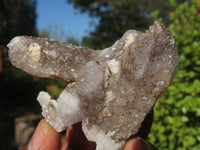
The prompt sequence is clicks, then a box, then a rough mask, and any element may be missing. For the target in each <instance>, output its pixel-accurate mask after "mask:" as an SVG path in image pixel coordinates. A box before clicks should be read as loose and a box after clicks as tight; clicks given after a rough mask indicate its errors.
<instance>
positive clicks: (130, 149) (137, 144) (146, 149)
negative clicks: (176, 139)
mask: <svg viewBox="0 0 200 150" xmlns="http://www.w3.org/2000/svg"><path fill="white" fill-rule="evenodd" d="M124 150H158V149H157V148H156V147H154V146H153V145H152V144H150V143H148V142H146V141H145V140H143V139H142V138H140V137H135V138H132V139H130V140H129V141H128V142H127V143H126V145H125V148H124Z"/></svg>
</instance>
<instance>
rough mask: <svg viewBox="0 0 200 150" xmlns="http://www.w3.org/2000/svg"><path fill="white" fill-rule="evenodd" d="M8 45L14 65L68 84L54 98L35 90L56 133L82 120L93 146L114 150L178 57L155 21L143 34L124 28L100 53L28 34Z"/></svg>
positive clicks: (135, 124)
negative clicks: (94, 143) (94, 144)
mask: <svg viewBox="0 0 200 150" xmlns="http://www.w3.org/2000/svg"><path fill="white" fill-rule="evenodd" d="M8 47H9V57H10V60H11V62H12V64H13V65H15V66H16V67H18V68H21V69H23V70H24V71H26V72H28V73H30V74H32V75H36V76H40V77H47V78H49V77H50V78H55V79H60V80H65V81H68V82H70V84H68V86H67V87H66V88H65V90H64V91H63V92H62V93H61V95H60V97H59V98H58V99H57V100H54V99H51V97H50V96H49V94H48V93H46V92H40V93H39V96H38V98H37V99H38V101H39V103H40V105H41V106H42V111H43V112H42V114H43V116H44V117H45V118H46V120H47V121H48V122H49V123H50V124H51V125H52V126H53V127H54V128H55V129H56V130H57V131H59V132H60V131H62V130H64V129H66V127H67V126H69V125H72V124H74V123H77V122H80V121H82V128H83V131H84V133H85V135H86V137H87V138H88V140H91V141H95V142H96V144H97V146H96V149H97V150H110V149H112V150H120V149H122V148H123V146H124V144H125V141H126V140H127V138H128V137H130V136H131V135H134V134H136V133H137V131H138V129H139V128H140V126H141V123H142V122H143V120H144V118H145V116H146V114H148V113H149V111H150V110H151V109H152V107H153V106H154V104H155V102H156V100H157V99H158V97H159V96H160V95H161V94H162V93H163V92H164V91H165V90H166V88H167V87H168V85H169V84H170V82H171V80H172V79H173V77H174V75H175V73H176V69H177V66H178V60H179V59H178V54H177V50H176V46H175V40H174V38H173V35H172V33H171V32H170V31H169V30H168V29H166V28H165V27H164V26H163V25H161V24H160V23H159V22H155V23H154V25H152V26H151V27H150V28H149V30H147V31H146V32H145V33H142V32H139V31H135V30H129V31H127V32H126V33H125V34H124V35H123V37H122V38H121V39H119V40H118V41H116V42H115V43H114V44H113V45H112V46H111V47H108V48H106V49H104V50H101V51H95V50H91V49H89V48H84V47H78V46H74V45H70V44H66V43H63V42H59V41H54V40H49V39H45V38H35V37H28V36H19V37H15V38H14V39H12V40H11V42H10V43H9V44H8Z"/></svg>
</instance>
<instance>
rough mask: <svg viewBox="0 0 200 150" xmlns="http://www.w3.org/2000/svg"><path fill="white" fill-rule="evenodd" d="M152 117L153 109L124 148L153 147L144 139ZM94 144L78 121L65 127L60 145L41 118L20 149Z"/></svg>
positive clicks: (86, 149) (85, 148) (82, 149)
mask: <svg viewBox="0 0 200 150" xmlns="http://www.w3.org/2000/svg"><path fill="white" fill-rule="evenodd" d="M152 118H153V111H152V112H151V113H149V115H147V117H146V118H145V120H144V122H143V124H142V127H141V128H140V130H139V132H138V134H137V135H135V136H134V137H131V138H130V139H129V140H128V141H127V143H126V145H125V147H124V150H152V149H155V148H154V147H153V146H152V145H151V144H149V143H148V142H146V141H145V140H144V139H146V138H147V135H148V133H149V130H150V128H151V122H152ZM141 137H142V138H143V139H142V138H141ZM95 146H96V145H95V143H94V142H90V141H88V140H87V139H86V137H85V135H84V133H83V131H82V129H81V124H80V123H77V124H74V125H73V126H69V127H68V128H67V133H66V138H65V140H64V142H63V145H62V146H61V134H60V133H58V132H56V131H55V130H54V129H53V128H52V127H51V126H50V125H49V124H48V123H47V122H46V121H45V120H44V119H43V120H41V121H40V123H39V124H38V126H37V128H36V130H35V132H34V135H33V137H32V139H31V141H30V142H29V144H28V145H27V146H25V147H24V148H22V149H21V150H94V149H95Z"/></svg>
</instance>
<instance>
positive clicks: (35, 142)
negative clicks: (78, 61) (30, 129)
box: [28, 121, 45, 150]
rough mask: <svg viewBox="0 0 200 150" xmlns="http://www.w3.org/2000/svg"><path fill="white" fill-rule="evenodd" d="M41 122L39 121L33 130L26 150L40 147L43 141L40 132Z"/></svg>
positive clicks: (38, 149)
mask: <svg viewBox="0 0 200 150" xmlns="http://www.w3.org/2000/svg"><path fill="white" fill-rule="evenodd" d="M41 123H42V121H41V122H40V123H39V125H38V127H37V128H36V130H35V133H34V134H33V137H32V139H31V141H30V143H29V145H28V150H40V149H42V144H43V143H44V139H45V137H44V133H43V132H42V130H41V129H40V128H41Z"/></svg>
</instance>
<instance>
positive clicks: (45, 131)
mask: <svg viewBox="0 0 200 150" xmlns="http://www.w3.org/2000/svg"><path fill="white" fill-rule="evenodd" d="M60 147H61V135H60V134H59V133H57V132H56V131H55V130H54V129H53V128H52V127H51V126H50V125H49V124H48V123H47V122H46V120H44V119H43V120H41V121H40V123H39V124H38V126H37V128H36V130H35V132H34V134H33V137H32V139H31V141H30V143H29V144H28V150H39V149H40V150H59V149H60Z"/></svg>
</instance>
